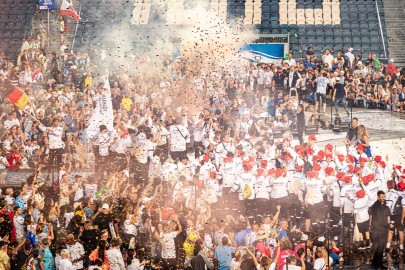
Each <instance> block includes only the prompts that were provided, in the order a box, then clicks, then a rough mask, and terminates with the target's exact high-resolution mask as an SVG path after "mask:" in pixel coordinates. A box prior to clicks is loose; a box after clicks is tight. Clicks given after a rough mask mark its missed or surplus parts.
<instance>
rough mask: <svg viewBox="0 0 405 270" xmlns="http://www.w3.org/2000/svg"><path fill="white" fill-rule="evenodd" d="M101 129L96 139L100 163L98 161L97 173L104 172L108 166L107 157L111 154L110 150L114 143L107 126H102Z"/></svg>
mask: <svg viewBox="0 0 405 270" xmlns="http://www.w3.org/2000/svg"><path fill="white" fill-rule="evenodd" d="M99 128H100V132H99V133H98V134H96V136H95V138H94V140H95V141H96V142H97V144H98V162H97V161H96V172H103V171H104V170H105V169H106V166H107V157H108V155H109V154H110V151H109V148H110V145H111V142H112V137H111V134H110V132H109V131H108V129H107V126H106V125H100V127H99ZM96 157H97V155H96Z"/></svg>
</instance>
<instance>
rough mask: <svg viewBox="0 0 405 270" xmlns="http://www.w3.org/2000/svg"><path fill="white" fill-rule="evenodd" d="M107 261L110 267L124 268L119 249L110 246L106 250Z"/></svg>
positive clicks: (115, 269)
mask: <svg viewBox="0 0 405 270" xmlns="http://www.w3.org/2000/svg"><path fill="white" fill-rule="evenodd" d="M106 255H107V259H108V262H109V263H110V269H114V270H124V269H125V263H124V258H123V257H122V253H121V251H120V250H119V249H116V248H110V249H109V250H107V251H106Z"/></svg>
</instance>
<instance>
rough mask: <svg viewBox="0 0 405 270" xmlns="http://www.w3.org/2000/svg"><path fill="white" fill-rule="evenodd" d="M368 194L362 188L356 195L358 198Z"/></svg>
mask: <svg viewBox="0 0 405 270" xmlns="http://www.w3.org/2000/svg"><path fill="white" fill-rule="evenodd" d="M365 196H366V192H365V191H364V190H363V189H360V190H358V191H357V192H356V197H357V198H360V199H361V198H364V197H365Z"/></svg>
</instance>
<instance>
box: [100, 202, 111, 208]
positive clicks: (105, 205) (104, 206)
mask: <svg viewBox="0 0 405 270" xmlns="http://www.w3.org/2000/svg"><path fill="white" fill-rule="evenodd" d="M101 208H102V209H110V206H108V204H106V203H105V204H103V206H102V207H101Z"/></svg>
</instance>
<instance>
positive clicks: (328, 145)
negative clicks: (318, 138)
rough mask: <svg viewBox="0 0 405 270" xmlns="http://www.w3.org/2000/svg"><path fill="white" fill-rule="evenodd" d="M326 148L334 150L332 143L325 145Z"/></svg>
mask: <svg viewBox="0 0 405 270" xmlns="http://www.w3.org/2000/svg"><path fill="white" fill-rule="evenodd" d="M325 149H328V150H329V151H332V150H333V146H332V145H331V144H330V143H328V144H327V145H325Z"/></svg>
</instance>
